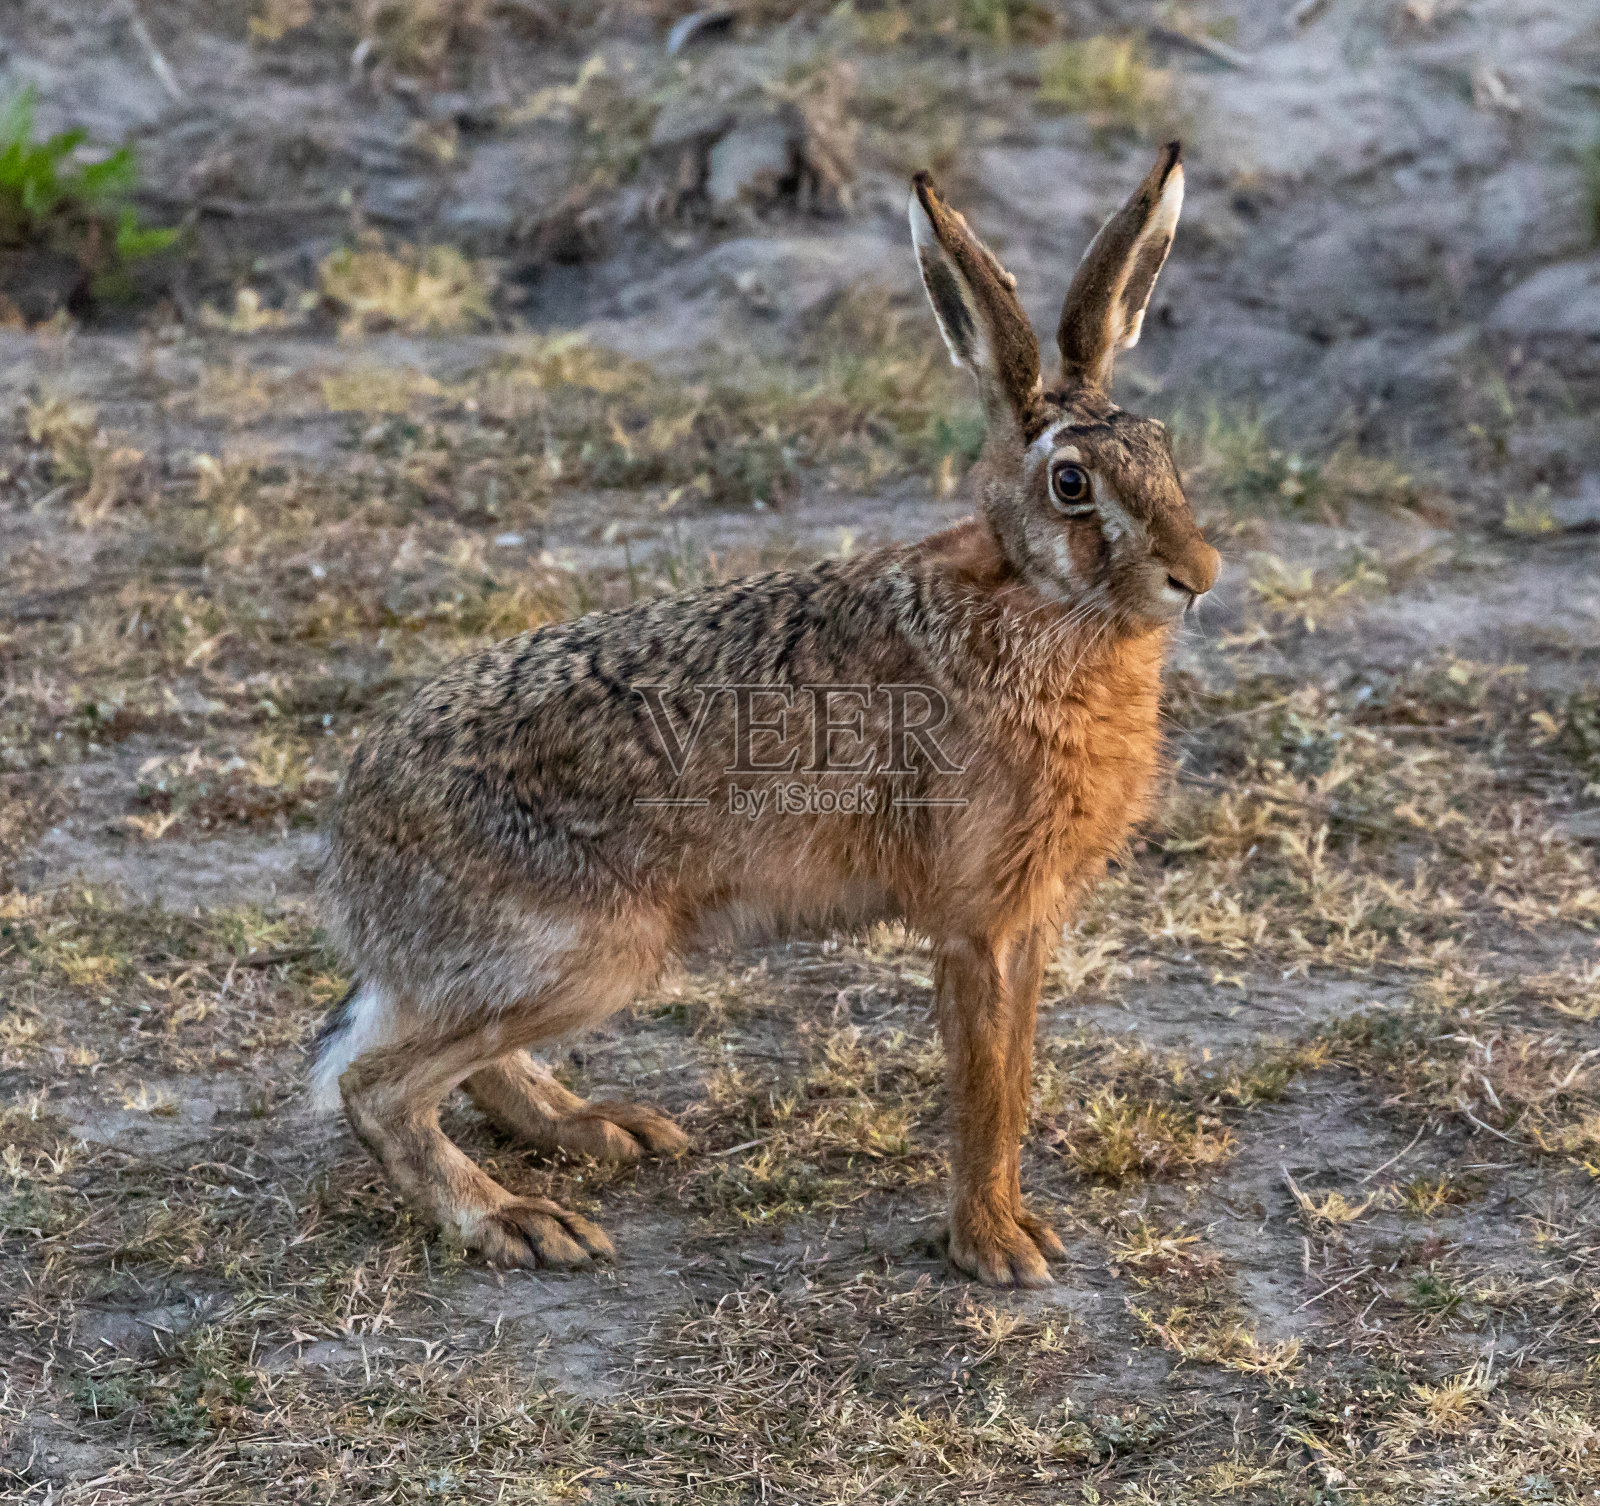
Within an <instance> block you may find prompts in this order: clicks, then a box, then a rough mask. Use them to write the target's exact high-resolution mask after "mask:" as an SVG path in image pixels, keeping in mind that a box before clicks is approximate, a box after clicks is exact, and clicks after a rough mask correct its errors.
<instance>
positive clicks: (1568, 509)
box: [1550, 471, 1600, 819]
mask: <svg viewBox="0 0 1600 1506" xmlns="http://www.w3.org/2000/svg"><path fill="white" fill-rule="evenodd" d="M1550 516H1551V517H1552V518H1554V519H1555V520H1556V522H1557V523H1559V524H1560V525H1561V526H1562V527H1563V528H1565V529H1568V530H1569V531H1571V532H1573V533H1588V532H1590V531H1591V530H1596V529H1600V473H1596V472H1594V471H1590V472H1589V474H1588V475H1587V476H1585V477H1584V478H1583V480H1582V481H1580V482H1579V483H1578V494H1577V496H1575V497H1553V498H1552V499H1551V501H1550ZM1596 819H1600V813H1596Z"/></svg>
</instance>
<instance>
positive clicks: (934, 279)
mask: <svg viewBox="0 0 1600 1506" xmlns="http://www.w3.org/2000/svg"><path fill="white" fill-rule="evenodd" d="M907 217H908V218H909V219H910V221H911V243H912V245H914V246H915V247H916V251H917V265H918V267H919V268H921V271H922V286H923V288H924V290H925V291H926V292H927V295H928V302H929V303H930V304H932V305H933V317H934V318H935V319H936V320H938V323H939V333H940V334H941V335H942V336H943V337H944V343H945V348H946V349H947V350H948V351H949V352H950V360H951V363H952V364H953V365H956V366H963V367H965V368H966V369H967V370H968V371H970V372H971V373H972V374H973V375H974V376H976V377H978V378H979V379H980V380H982V379H983V378H984V377H985V376H987V375H989V374H990V373H991V372H992V369H993V366H994V355H993V352H992V351H990V349H989V342H988V339H987V338H986V336H985V334H984V326H983V320H982V318H981V317H980V316H979V313H978V300H977V299H976V297H974V295H973V292H972V289H971V287H969V286H968V284H967V279H966V278H965V277H963V276H962V274H961V269H960V268H959V267H957V266H956V264H955V263H954V262H953V261H952V260H951V259H950V258H949V256H947V255H946V254H945V250H944V247H943V246H941V245H940V244H939V237H938V236H937V235H936V234H935V233H934V229H933V221H932V220H931V219H929V218H928V211H927V210H926V209H924V208H923V207H922V201H921V200H920V199H919V198H918V197H917V195H916V193H915V191H913V192H912V195H911V205H910V208H909V209H908V210H907Z"/></svg>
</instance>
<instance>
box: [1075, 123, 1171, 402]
mask: <svg viewBox="0 0 1600 1506" xmlns="http://www.w3.org/2000/svg"><path fill="white" fill-rule="evenodd" d="M1178 157H1179V144H1178V143H1177V142H1176V141H1169V142H1168V143H1167V144H1166V145H1165V146H1164V147H1162V149H1161V155H1160V157H1159V158H1157V159H1156V165H1155V166H1154V167H1153V168H1151V169H1150V175H1149V177H1147V178H1146V179H1145V180H1144V182H1143V183H1141V184H1140V185H1139V188H1138V191H1137V192H1136V193H1135V194H1134V196H1133V197H1132V198H1131V199H1129V200H1128V202H1127V203H1126V204H1124V205H1123V206H1122V208H1121V209H1119V210H1118V211H1117V212H1116V213H1115V214H1114V215H1112V216H1111V218H1110V219H1109V220H1107V221H1106V222H1105V224H1104V225H1102V226H1101V227H1100V233H1099V234H1098V235H1097V236H1095V238H1094V239H1093V240H1092V241H1090V242H1089V249H1088V250H1087V251H1085V252H1084V253H1083V260H1082V261H1081V262H1079V263H1078V270H1077V272H1076V273H1075V274H1074V275H1073V278H1072V286H1071V287H1070V288H1068V289H1067V301H1066V304H1065V305H1064V306H1063V308H1062V310H1061V328H1060V330H1059V331H1058V333H1057V335H1056V341H1057V343H1058V344H1059V345H1060V346H1061V374H1062V376H1063V377H1064V378H1065V379H1066V381H1067V382H1068V383H1071V384H1079V385H1082V386H1085V387H1092V388H1098V389H1101V390H1104V389H1106V388H1108V387H1110V385H1111V363H1112V361H1113V360H1114V359H1115V357H1116V353H1117V352H1118V351H1119V350H1127V349H1128V348H1129V346H1132V345H1137V344H1138V343H1139V329H1140V327H1141V326H1142V325H1143V324H1144V311H1145V308H1146V306H1147V305H1148V304H1149V302H1150V294H1151V293H1152V292H1153V291H1154V289H1155V285H1156V274H1157V273H1159V272H1160V271H1161V264H1162V263H1163V262H1164V261H1166V259H1167V252H1168V251H1170V250H1171V249H1172V237H1173V235H1174V233H1175V232H1176V231H1177V228H1178V215H1179V213H1180V211H1181V210H1182V209H1183V165H1182V163H1181V162H1180V161H1179V160H1178Z"/></svg>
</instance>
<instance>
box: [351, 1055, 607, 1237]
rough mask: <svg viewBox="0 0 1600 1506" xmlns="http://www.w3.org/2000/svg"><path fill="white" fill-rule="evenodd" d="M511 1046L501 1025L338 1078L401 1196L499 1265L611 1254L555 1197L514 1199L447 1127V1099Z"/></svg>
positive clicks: (355, 1121)
mask: <svg viewBox="0 0 1600 1506" xmlns="http://www.w3.org/2000/svg"><path fill="white" fill-rule="evenodd" d="M509 1044H510V1043H509V1042H507V1041H506V1040H505V1039H504V1038H503V1036H502V1035H501V1033H500V1031H499V1029H498V1028H496V1027H493V1026H479V1027H474V1028H469V1029H466V1030H463V1031H460V1032H459V1033H457V1034H456V1035H454V1036H451V1037H448V1038H445V1039H442V1040H431V1041H430V1040H417V1039H415V1038H413V1039H411V1040H408V1041H406V1042H404V1043H403V1044H401V1045H398V1046H390V1047H385V1048H383V1049H380V1050H377V1051H369V1052H367V1053H366V1054H364V1055H362V1056H361V1057H359V1058H357V1060H356V1061H355V1063H354V1064H353V1065H352V1066H350V1067H349V1068H347V1069H346V1070H345V1073H344V1075H343V1076H342V1077H341V1078H340V1079H339V1091H340V1093H341V1094H342V1095H343V1096H344V1106H345V1112H346V1113H347V1114H348V1115H349V1118H350V1125H351V1128H353V1129H354V1130H355V1132H356V1137H357V1138H358V1139H359V1140H360V1141H361V1143H362V1144H363V1145H365V1146H366V1147H367V1149H368V1150H370V1151H371V1152H372V1154H373V1155H374V1156H375V1157H376V1158H377V1160H378V1163H379V1164H380V1165H381V1166H382V1167H383V1170H384V1173H385V1174H386V1175H387V1177H388V1179H389V1183H390V1185H391V1186H392V1187H393V1188H394V1189H395V1191H397V1192H398V1193H400V1195H401V1196H402V1197H404V1198H406V1199H407V1200H408V1201H409V1202H411V1203H413V1204H415V1205H416V1206H417V1207H418V1208H419V1209H421V1211H422V1212H423V1213H424V1214H426V1215H427V1216H428V1217H430V1218H432V1219H433V1221H434V1222H435V1223H437V1224H438V1225H440V1226H441V1227H442V1228H446V1229H451V1230H453V1231H454V1232H455V1233H456V1234H457V1235H458V1236H459V1237H460V1239H461V1242H462V1243H463V1244H465V1245H467V1246H469V1247H470V1248H472V1249H475V1250H480V1251H482V1253H483V1254H484V1255H486V1256H487V1257H488V1258H489V1260H491V1261H492V1262H493V1263H494V1264H496V1265H504V1266H556V1267H566V1266H580V1265H588V1264H589V1263H590V1262H591V1261H592V1260H595V1259H597V1258H605V1257H609V1256H610V1255H611V1254H612V1249H611V1241H610V1240H609V1239H607V1238H606V1236H605V1232H604V1231H603V1230H602V1229H600V1228H599V1227H598V1226H596V1225H595V1224H592V1223H590V1222H589V1220H588V1219H586V1218H580V1217H579V1216H578V1215H577V1214H575V1213H569V1212H568V1211H567V1210H566V1209H565V1208H562V1207H561V1206H560V1205H559V1204H557V1203H553V1202H551V1201H550V1200H549V1199H548V1198H526V1197H515V1196H513V1195H512V1194H511V1193H509V1192H507V1191H506V1190H505V1188H504V1187H502V1186H500V1185H499V1183H497V1182H495V1181H493V1180H492V1179H491V1178H490V1177H489V1176H488V1175H486V1174H485V1173H484V1172H483V1171H481V1170H479V1168H478V1167H476V1166H474V1165H473V1164H472V1162H471V1161H469V1160H468V1159H467V1158H466V1156H464V1155H463V1154H462V1153H461V1151H459V1150H458V1149H457V1148H456V1147H455V1146H454V1145H452V1144H451V1143H450V1141H449V1140H448V1139H446V1138H445V1135H444V1131H443V1130H441V1129H440V1128H439V1103H440V1100H441V1099H443V1098H444V1096H445V1095H446V1094H447V1093H448V1092H449V1091H450V1090H451V1089H452V1088H454V1087H455V1086H456V1084H457V1083H460V1082H461V1081H463V1079H465V1078H467V1077H468V1076H470V1075H471V1074H473V1073H474V1072H477V1071H481V1070H483V1069H485V1068H487V1067H488V1066H489V1065H490V1064H491V1063H492V1062H495V1061H497V1060H499V1059H500V1058H501V1057H502V1056H503V1055H504V1054H505V1051H506V1048H507V1046H508V1045H509Z"/></svg>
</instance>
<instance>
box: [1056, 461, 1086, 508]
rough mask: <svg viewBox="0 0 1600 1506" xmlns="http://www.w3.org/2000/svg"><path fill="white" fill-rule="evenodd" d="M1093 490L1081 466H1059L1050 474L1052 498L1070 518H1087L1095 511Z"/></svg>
mask: <svg viewBox="0 0 1600 1506" xmlns="http://www.w3.org/2000/svg"><path fill="white" fill-rule="evenodd" d="M1093 490H1094V489H1093V487H1092V486H1091V484H1090V482H1089V473H1088V471H1086V470H1084V468H1083V467H1082V466H1081V465H1058V466H1057V467H1056V468H1055V469H1054V470H1053V471H1051V472H1050V496H1051V498H1052V500H1053V501H1054V502H1055V504H1056V507H1057V508H1058V509H1059V510H1060V511H1061V512H1063V513H1064V514H1066V516H1067V517H1069V518H1086V517H1088V515H1089V514H1090V513H1092V512H1093V511H1094V498H1093Z"/></svg>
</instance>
